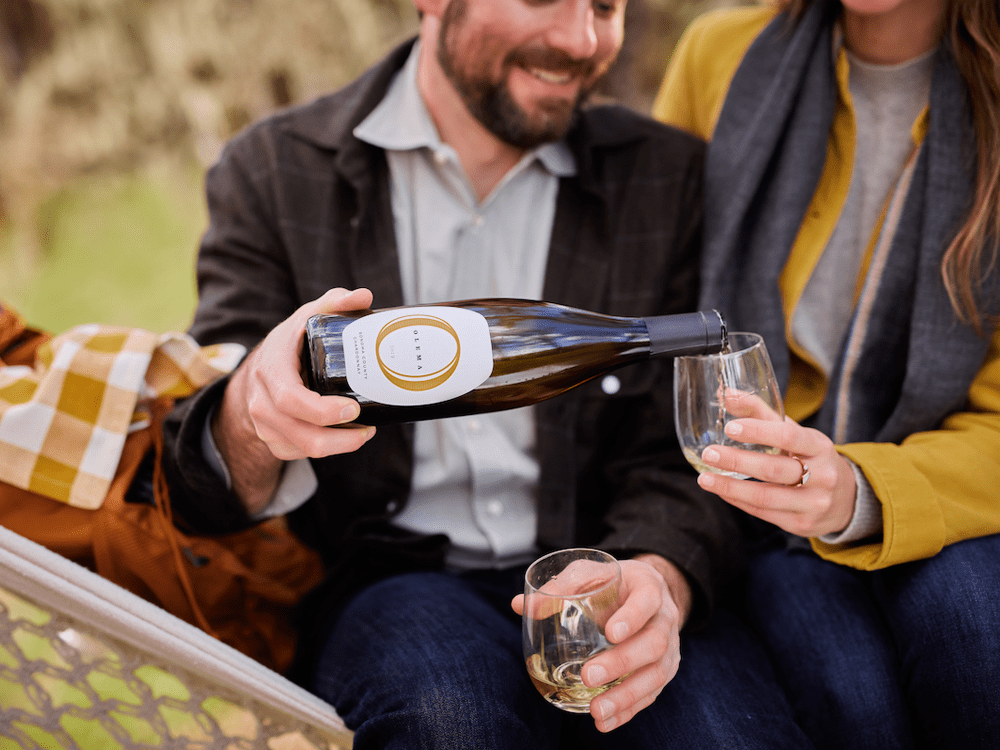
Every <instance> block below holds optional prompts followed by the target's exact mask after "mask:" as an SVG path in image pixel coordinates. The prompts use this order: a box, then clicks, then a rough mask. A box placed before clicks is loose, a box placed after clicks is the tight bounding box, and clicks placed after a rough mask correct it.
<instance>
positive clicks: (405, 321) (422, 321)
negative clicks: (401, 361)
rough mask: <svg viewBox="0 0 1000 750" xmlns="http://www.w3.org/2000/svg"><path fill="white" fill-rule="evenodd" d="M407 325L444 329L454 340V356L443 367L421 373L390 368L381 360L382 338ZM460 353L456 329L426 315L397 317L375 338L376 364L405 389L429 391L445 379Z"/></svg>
mask: <svg viewBox="0 0 1000 750" xmlns="http://www.w3.org/2000/svg"><path fill="white" fill-rule="evenodd" d="M409 326H431V327H432V328H438V329H440V330H442V331H444V332H445V333H447V334H448V335H449V336H451V337H452V338H453V339H454V340H455V356H454V357H452V359H451V361H450V362H448V363H447V364H446V365H445V366H444V367H441V368H439V369H437V370H435V371H434V372H428V373H425V374H421V375H410V374H407V373H404V372H398V371H396V370H393V369H391V368H390V367H389V366H388V365H386V363H385V362H383V361H382V355H381V345H382V340H383V339H385V337H386V336H388V335H389V334H390V333H392V332H393V331H398V330H399V329H400V328H407V327H409ZM461 353H462V344H461V342H460V341H459V338H458V331H456V330H455V329H454V328H452V327H451V325H450V324H449V323H448V322H447V321H444V320H441V318H434V317H430V316H427V315H408V316H406V317H403V318H397V319H396V320H394V321H392V322H391V323H389V324H387V325H385V326H383V327H382V330H381V331H379V333H378V337H377V338H376V339H375V358H376V359H377V360H378V366H379V367H380V368H381V369H382V372H383V374H384V375H385V376H386V377H387V378H388V379H389V381H390V382H392V383H393V384H394V385H397V386H399V387H400V388H403V389H404V390H407V391H429V390H430V389H431V388H436V387H437V386H439V385H441V384H442V383H444V382H445V381H447V380H448V378H450V377H451V376H452V374H453V373H454V372H455V369H456V368H457V367H458V360H459V357H460V356H461Z"/></svg>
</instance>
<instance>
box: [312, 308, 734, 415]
mask: <svg viewBox="0 0 1000 750" xmlns="http://www.w3.org/2000/svg"><path fill="white" fill-rule="evenodd" d="M725 340H726V326H725V323H724V321H723V320H722V317H721V316H720V315H719V313H718V312H716V311H714V310H713V311H711V312H694V313H687V314H680V315H660V316H654V317H646V318H627V317H617V316H612V315H604V314H601V313H594V312H588V311H586V310H579V309H575V308H572V307H565V306H563V305H557V304H553V303H550V302H536V301H530V300H519V299H500V298H498V299H477V300H465V301H460V302H446V303H441V304H432V305H421V306H415V307H397V308H387V309H383V310H359V311H355V312H345V313H339V314H337V315H314V316H313V317H311V318H310V319H309V320H308V321H307V323H306V333H305V346H304V347H303V369H304V370H305V372H306V373H307V377H308V380H309V387H310V388H311V389H313V390H314V391H316V392H318V393H321V394H324V395H330V394H333V395H338V396H349V397H351V398H354V399H356V400H357V401H358V403H359V404H360V405H361V415H360V416H359V417H358V419H357V422H358V423H360V424H366V425H382V424H390V423H394V422H416V421H420V420H424V419H440V418H443V417H457V416H464V415H467V414H476V413H483V412H491V411H499V410H502V409H513V408H516V407H520V406H528V405H530V404H535V403H538V402H539V401H544V400H545V399H548V398H552V397H553V396H557V395H559V394H560V393H563V392H565V391H567V390H569V389H570V388H574V387H576V386H578V385H581V384H582V383H585V382H587V381H588V380H591V379H592V378H595V377H597V376H598V375H602V374H604V373H606V372H608V371H610V370H614V369H617V368H619V367H623V366H625V365H628V364H632V363H634V362H639V361H642V360H645V359H648V358H649V357H658V356H681V355H686V354H707V353H714V352H718V351H720V350H721V349H722V348H723V346H724V345H725Z"/></svg>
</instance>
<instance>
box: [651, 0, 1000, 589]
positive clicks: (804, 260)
mask: <svg viewBox="0 0 1000 750" xmlns="http://www.w3.org/2000/svg"><path fill="white" fill-rule="evenodd" d="M776 12H777V11H776V9H775V8H774V7H773V6H768V7H752V8H736V9H727V10H719V11H714V12H711V13H708V14H706V15H704V16H702V17H700V18H698V19H697V20H695V21H694V23H692V24H691V26H690V27H689V28H688V29H687V31H686V32H685V34H684V36H683V37H682V39H681V41H680V43H679V44H678V47H677V49H676V51H675V53H674V55H673V57H672V59H671V61H670V64H669V66H668V69H667V73H666V76H665V77H664V80H663V84H662V86H661V88H660V92H659V95H658V96H657V99H656V101H655V103H654V105H653V114H654V116H655V117H657V118H658V119H660V120H662V121H664V122H667V123H670V124H672V125H676V126H678V127H680V128H683V129H685V130H688V131H690V132H693V133H695V134H697V135H699V136H701V137H702V138H704V139H706V140H711V137H712V133H713V131H714V128H715V123H716V121H717V119H718V117H719V113H720V111H721V109H722V104H723V102H724V100H725V98H726V94H727V92H728V89H729V85H730V82H731V81H732V78H733V75H734V73H735V72H736V69H737V67H738V66H739V64H740V61H741V60H742V58H743V55H744V53H745V52H746V50H747V48H748V47H749V46H750V44H751V43H752V42H753V40H754V39H755V38H756V36H757V35H758V34H759V33H760V32H761V31H762V30H763V28H764V27H765V26H766V25H767V24H768V23H769V22H770V21H771V20H772V19H773V18H774V15H775V14H776ZM837 78H838V83H839V97H838V102H837V108H836V113H835V116H834V123H833V127H832V128H831V133H830V140H829V142H828V145H827V155H826V164H825V167H824V171H823V175H822V177H821V179H820V182H819V186H818V187H817V189H816V193H815V195H814V196H813V200H812V203H811V205H810V207H809V210H808V211H807V213H806V218H805V219H804V221H803V224H802V228H801V230H800V232H799V235H798V238H797V239H796V242H795V245H794V246H793V248H792V252H791V255H790V256H789V260H788V263H787V265H786V266H785V268H784V270H783V272H782V275H781V278H780V280H779V286H780V288H781V294H782V298H783V302H784V310H785V321H786V325H785V331H786V338H787V340H788V345H789V348H790V350H791V352H792V354H793V357H792V369H791V378H790V382H789V386H788V392H787V394H786V396H785V399H786V401H785V409H786V412H787V414H788V415H789V416H790V417H792V418H793V419H796V420H798V421H801V420H803V419H805V418H807V417H808V416H810V415H811V414H813V413H814V412H815V411H817V409H818V408H819V406H820V404H822V402H823V399H824V398H825V397H826V389H827V383H826V379H825V377H824V375H823V374H822V373H821V372H820V370H819V369H818V368H817V367H815V366H814V365H813V364H812V363H811V362H810V361H809V358H808V356H807V355H806V353H805V352H804V351H803V349H802V347H800V346H799V345H798V344H797V342H796V341H795V340H794V337H793V336H792V333H791V319H792V316H793V314H794V310H795V306H796V304H797V303H798V300H799V297H800V296H801V294H802V291H803V289H804V288H805V286H806V282H807V281H808V279H809V276H810V274H811V273H812V270H813V268H814V267H815V264H816V261H817V260H818V259H819V257H820V255H821V254H822V252H823V249H824V248H825V247H826V244H827V241H828V240H829V238H830V235H831V234H832V232H833V229H834V226H835V225H836V223H837V219H838V217H839V215H840V212H841V210H842V208H843V205H844V201H845V200H846V198H847V191H848V187H849V186H850V182H851V170H852V168H853V162H854V144H855V132H854V128H855V123H854V114H853V109H852V104H851V97H850V94H849V91H848V86H847V84H848V63H847V59H846V55H845V54H844V52H843V51H841V52H840V53H839V56H838V59H837ZM926 127H927V112H926V111H925V112H924V113H923V114H922V115H921V116H920V117H919V118H918V119H917V121H916V122H915V123H914V126H913V137H914V141H915V142H916V143H918V144H919V143H921V142H922V141H923V138H924V135H925V133H926ZM879 229H880V227H876V230H875V235H874V237H873V238H872V241H871V242H870V243H869V254H870V253H871V248H872V247H873V246H874V241H875V239H876V238H877V236H878V232H879ZM866 273H867V265H866V264H865V265H863V266H862V271H861V276H860V278H859V281H858V287H857V288H858V289H859V290H860V288H861V285H862V283H863V281H864V276H865V274H866ZM930 356H933V354H932V353H930ZM838 450H839V451H840V452H841V453H842V454H843V455H845V456H847V457H848V458H850V459H851V460H852V461H854V462H855V463H856V464H857V465H858V466H860V467H861V469H862V471H863V472H864V474H865V476H866V477H867V479H868V481H869V482H870V483H871V485H872V487H873V489H874V491H875V494H876V495H877V496H878V498H879V500H880V502H881V504H882V519H883V527H884V531H883V535H882V537H881V539H879V540H877V541H873V542H871V543H865V544H858V545H838V546H833V545H828V544H824V543H822V542H820V541H819V540H818V539H813V540H811V541H812V545H813V548H814V549H815V550H816V552H817V553H819V554H820V555H821V556H823V557H824V558H826V559H829V560H832V561H834V562H837V563H841V564H843V565H848V566H851V567H854V568H859V569H862V570H874V569H877V568H883V567H887V566H889V565H895V564H897V563H901V562H906V561H909V560H917V559H921V558H925V557H930V556H931V555H934V554H935V553H937V552H938V551H939V550H940V549H941V548H942V547H943V546H944V545H946V544H950V543H952V542H957V541H960V540H962V539H968V538H972V537H977V536H983V535H986V534H992V533H996V532H997V531H1000V332H995V333H994V336H993V340H992V344H991V346H990V350H989V353H988V355H987V357H986V360H985V362H984V364H983V366H982V368H981V369H980V371H979V373H978V374H977V376H976V378H975V380H974V381H973V383H972V385H971V387H970V389H969V397H968V402H967V405H966V410H965V411H962V412H956V413H954V414H952V415H950V416H949V417H948V418H947V419H946V420H945V421H944V422H943V423H942V425H941V426H940V428H939V429H937V430H933V431H928V432H922V433H916V434H913V435H911V436H909V437H908V438H906V439H905V440H904V441H903V442H902V443H901V444H900V445H896V444H886V443H851V444H846V445H841V446H838Z"/></svg>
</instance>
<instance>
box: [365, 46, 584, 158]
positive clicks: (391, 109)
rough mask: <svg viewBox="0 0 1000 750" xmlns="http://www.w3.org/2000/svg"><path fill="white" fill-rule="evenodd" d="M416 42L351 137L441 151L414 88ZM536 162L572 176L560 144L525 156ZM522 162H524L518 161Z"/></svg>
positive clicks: (564, 147) (407, 148)
mask: <svg viewBox="0 0 1000 750" xmlns="http://www.w3.org/2000/svg"><path fill="white" fill-rule="evenodd" d="M419 55H420V42H419V41H418V42H417V43H416V44H414V45H413V49H412V50H411V52H410V56H409V57H408V58H407V60H406V64H405V65H404V66H403V67H402V69H400V71H399V73H397V74H396V76H395V78H393V80H392V83H391V84H390V85H389V90H388V91H387V92H386V95H385V97H384V98H383V99H382V101H381V102H379V104H378V106H377V107H375V109H374V110H372V112H371V114H369V115H368V116H367V117H366V118H365V119H364V120H362V121H361V123H360V124H359V125H358V126H357V127H356V128H355V129H354V135H355V136H356V137H357V138H358V139H359V140H362V141H364V142H366V143H370V144H371V145H373V146H377V147H378V148H382V149H385V150H386V151H410V150H414V149H419V148H429V149H431V150H432V151H437V150H439V149H441V148H442V147H443V146H444V144H443V143H442V142H441V137H440V136H439V135H438V132H437V128H436V127H435V126H434V121H433V120H432V119H431V115H430V112H428V111H427V105H426V104H424V100H423V97H421V96H420V90H419V89H418V88H417V60H418V58H419ZM526 157H533V158H537V159H538V161H539V162H541V164H542V166H544V167H545V168H546V169H547V170H548V171H549V172H551V173H552V174H553V175H555V176H557V177H570V176H573V175H575V174H576V160H575V159H574V158H573V154H572V152H571V151H570V149H569V146H567V144H566V142H565V141H564V140H559V141H554V142H551V143H544V144H542V145H541V146H538V147H536V148H534V149H532V150H530V151H528V153H527V154H526ZM522 161H524V160H522Z"/></svg>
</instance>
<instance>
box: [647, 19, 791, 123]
mask: <svg viewBox="0 0 1000 750" xmlns="http://www.w3.org/2000/svg"><path fill="white" fill-rule="evenodd" d="M776 12H777V11H776V9H775V8H773V7H751V8H729V9H724V10H716V11H711V12H709V13H706V14H704V15H702V16H699V17H698V18H696V19H695V20H694V21H692V22H691V25H690V26H688V28H687V29H686V30H685V32H684V34H683V35H682V36H681V39H680V41H679V42H678V43H677V48H676V49H675V50H674V54H673V55H672V57H671V59H670V63H669V64H668V66H667V72H666V74H665V75H664V78H663V82H662V83H661V84H660V90H659V93H658V94H657V97H656V100H655V101H654V103H653V117H655V118H656V119H658V120H660V121H662V122H665V123H667V124H669V125H674V126H676V127H679V128H681V129H683V130H687V131H688V132H690V133H694V134H695V135H697V136H700V137H701V138H704V139H706V140H708V139H710V138H711V137H712V133H713V131H714V130H715V123H716V121H717V120H718V118H719V112H720V111H721V110H722V103H723V101H725V98H726V92H727V91H728V90H729V84H730V82H731V81H732V79H733V74H735V72H736V68H738V67H739V64H740V61H741V60H742V59H743V55H744V54H745V53H746V51H747V48H748V47H749V46H750V44H751V42H753V40H754V39H755V38H756V37H757V35H758V34H759V33H760V32H761V30H762V29H763V28H764V27H765V26H766V25H767V24H768V23H769V22H770V20H771V19H772V18H773V17H774V15H775V13H776Z"/></svg>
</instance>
